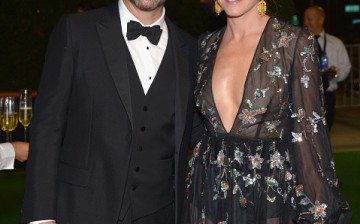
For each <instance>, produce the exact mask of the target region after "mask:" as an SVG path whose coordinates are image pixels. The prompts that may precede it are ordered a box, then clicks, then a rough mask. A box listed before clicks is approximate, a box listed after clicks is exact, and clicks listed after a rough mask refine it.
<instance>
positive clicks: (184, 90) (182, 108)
mask: <svg viewBox="0 0 360 224" xmlns="http://www.w3.org/2000/svg"><path fill="white" fill-rule="evenodd" d="M167 25H168V27H169V34H170V35H171V41H172V46H173V50H174V51H173V52H174V59H175V73H176V98H175V150H176V151H177V152H178V151H179V150H180V146H181V142H182V138H183V136H184V130H185V122H186V112H187V107H188V99H189V91H190V85H191V83H190V75H189V73H190V71H189V69H190V67H189V63H188V59H187V53H186V51H185V43H184V41H183V40H182V39H180V38H179V36H180V34H178V33H177V28H176V27H175V26H174V25H173V24H172V23H171V22H170V21H169V20H167Z"/></svg>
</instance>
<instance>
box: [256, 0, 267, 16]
mask: <svg viewBox="0 0 360 224" xmlns="http://www.w3.org/2000/svg"><path fill="white" fill-rule="evenodd" d="M258 12H259V14H260V15H261V16H265V15H266V2H265V0H259V2H258Z"/></svg>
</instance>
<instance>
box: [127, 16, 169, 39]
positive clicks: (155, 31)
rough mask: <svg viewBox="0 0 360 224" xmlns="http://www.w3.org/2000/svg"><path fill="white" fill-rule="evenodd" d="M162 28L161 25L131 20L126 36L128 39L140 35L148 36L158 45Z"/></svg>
mask: <svg viewBox="0 0 360 224" xmlns="http://www.w3.org/2000/svg"><path fill="white" fill-rule="evenodd" d="M161 33H162V29H160V26H159V25H156V26H151V27H149V26H145V27H144V26H142V25H141V24H140V23H138V22H136V21H133V20H130V22H128V24H127V32H126V37H127V39H128V40H135V39H136V38H138V37H139V36H140V35H142V36H145V37H147V39H148V40H149V41H150V43H152V44H154V45H157V44H158V43H159V40H160V36H161Z"/></svg>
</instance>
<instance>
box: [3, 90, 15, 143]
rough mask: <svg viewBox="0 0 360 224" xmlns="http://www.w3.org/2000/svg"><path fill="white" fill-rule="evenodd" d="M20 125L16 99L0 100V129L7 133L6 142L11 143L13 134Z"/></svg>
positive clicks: (5, 98)
mask: <svg viewBox="0 0 360 224" xmlns="http://www.w3.org/2000/svg"><path fill="white" fill-rule="evenodd" d="M17 124H18V110H17V105H16V100H15V97H12V96H11V97H3V98H1V99H0V127H1V130H3V131H5V133H6V141H7V142H11V141H12V137H11V132H12V131H13V130H15V128H16V126H17Z"/></svg>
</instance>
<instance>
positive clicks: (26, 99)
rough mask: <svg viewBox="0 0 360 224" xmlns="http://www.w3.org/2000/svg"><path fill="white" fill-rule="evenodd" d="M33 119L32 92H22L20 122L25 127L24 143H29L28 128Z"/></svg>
mask: <svg viewBox="0 0 360 224" xmlns="http://www.w3.org/2000/svg"><path fill="white" fill-rule="evenodd" d="M31 118H32V99H31V90H29V89H22V90H20V98H19V121H20V123H21V124H22V125H23V126H24V141H25V142H27V128H28V126H29V125H30V121H31Z"/></svg>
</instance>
